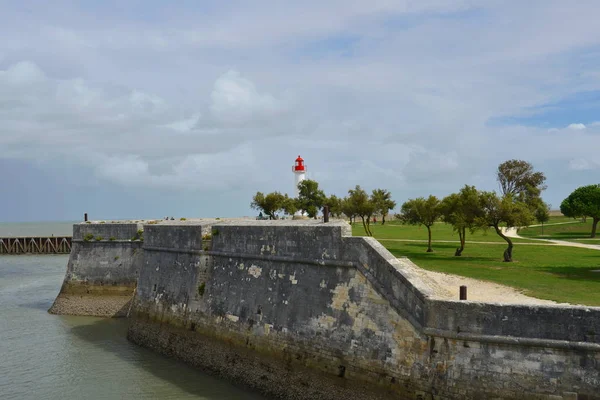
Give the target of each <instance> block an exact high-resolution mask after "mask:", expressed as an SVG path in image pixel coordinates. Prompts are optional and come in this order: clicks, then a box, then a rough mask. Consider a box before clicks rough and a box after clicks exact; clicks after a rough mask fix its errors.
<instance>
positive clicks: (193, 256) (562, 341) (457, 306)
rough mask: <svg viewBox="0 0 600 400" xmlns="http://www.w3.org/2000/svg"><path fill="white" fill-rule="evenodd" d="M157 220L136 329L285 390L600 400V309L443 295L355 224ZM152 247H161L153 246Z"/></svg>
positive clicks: (152, 341)
mask: <svg viewBox="0 0 600 400" xmlns="http://www.w3.org/2000/svg"><path fill="white" fill-rule="evenodd" d="M161 228H162V229H165V228H166V227H156V230H154V231H151V229H153V228H149V229H147V231H146V233H145V244H144V248H145V249H144V254H145V262H144V266H143V268H142V270H141V271H140V278H139V286H138V291H137V296H136V300H135V304H134V309H133V320H132V325H131V328H130V330H129V334H128V335H129V338H130V339H131V340H132V341H134V342H136V343H139V344H141V345H144V346H147V347H150V348H153V349H155V350H157V351H160V352H162V353H165V354H169V355H172V356H176V357H179V358H181V359H183V360H185V361H187V362H189V363H191V364H193V365H197V366H199V367H202V368H205V369H209V370H211V371H214V372H216V373H218V374H221V375H224V376H227V377H229V378H231V379H235V380H238V381H241V382H243V383H245V384H248V385H251V386H253V387H255V388H257V389H259V390H261V391H262V392H264V393H267V394H271V395H273V396H278V397H283V398H303V399H314V398H322V399H329V398H331V399H335V398H346V397H348V398H356V399H375V398H407V399H408V398H410V399H414V398H422V399H434V398H435V399H485V398H505V399H527V398H531V399H599V398H600V397H594V396H597V394H596V388H597V387H599V386H600V346H599V339H598V336H597V335H598V334H597V332H600V325H599V321H600V310H599V309H598V308H590V307H525V306H502V305H494V304H479V303H472V302H445V301H433V300H431V299H430V298H429V297H428V293H429V289H428V288H427V287H426V286H425V285H424V284H423V283H422V282H421V281H420V280H419V279H418V277H415V276H411V275H410V274H409V273H407V272H406V271H407V270H406V269H403V268H402V266H403V263H406V262H409V261H408V260H397V259H396V258H395V257H393V256H392V255H391V254H390V253H389V252H387V250H385V248H383V246H381V245H380V244H379V243H378V242H376V241H375V240H373V239H370V238H352V237H348V236H347V235H349V234H350V230H349V226H348V225H347V224H345V223H338V222H333V223H329V224H322V223H316V222H314V221H294V222H289V221H257V222H243V223H236V224H217V225H214V226H213V227H212V232H213V238H212V239H213V240H212V248H211V249H208V248H207V246H206V244H205V243H202V240H201V238H200V239H198V238H199V235H198V232H197V230H196V231H195V230H194V229H193V228H189V229H188V230H183V229H182V228H180V227H170V228H168V229H176V230H177V231H176V232H175V231H173V232H171V233H169V232H167V231H162V230H161ZM150 244H152V245H151V246H150Z"/></svg>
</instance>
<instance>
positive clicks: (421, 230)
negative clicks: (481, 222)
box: [352, 221, 535, 245]
mask: <svg viewBox="0 0 600 400" xmlns="http://www.w3.org/2000/svg"><path fill="white" fill-rule="evenodd" d="M371 231H372V232H373V236H374V237H375V238H377V239H408V240H427V228H425V227H424V226H415V225H402V224H397V223H395V224H391V223H390V224H388V223H387V222H386V223H385V225H381V224H380V223H377V224H371ZM352 234H353V235H354V236H365V230H364V229H363V226H362V222H358V221H357V222H356V223H355V224H354V225H353V226H352ZM431 238H432V240H433V241H434V242H435V241H436V240H455V241H456V242H457V243H458V233H456V232H454V231H453V230H452V226H451V225H448V224H444V223H442V222H440V223H435V224H434V225H433V227H432V228H431ZM469 241H475V242H501V243H506V242H505V241H504V240H503V239H502V238H501V237H500V236H498V235H497V234H496V232H494V230H493V229H489V230H487V231H485V232H483V231H476V232H475V233H473V234H471V233H470V232H467V245H468V243H469ZM514 241H515V243H516V242H531V243H534V242H535V241H534V240H527V239H515V240H514Z"/></svg>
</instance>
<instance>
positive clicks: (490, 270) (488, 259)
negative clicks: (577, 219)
mask: <svg viewBox="0 0 600 400" xmlns="http://www.w3.org/2000/svg"><path fill="white" fill-rule="evenodd" d="M588 225H589V222H588V223H587V224H565V225H555V227H561V228H560V229H566V230H569V229H571V227H573V228H575V227H579V230H580V231H584V230H586V229H587V228H586V226H588ZM551 226H552V225H550V226H547V227H545V228H544V231H545V232H544V233H546V229H548V228H550V227H551ZM589 228H590V230H591V226H589ZM529 229H537V228H527V229H523V230H521V232H520V233H521V234H522V233H523V231H527V230H529ZM560 229H558V230H556V231H555V233H559V232H561V230H560ZM371 230H372V231H373V235H374V237H375V238H376V239H378V240H379V241H380V242H381V243H382V244H383V245H384V246H385V247H386V248H387V249H388V250H389V251H390V252H391V253H392V254H394V255H395V256H397V257H401V256H406V257H408V258H409V259H410V260H412V261H413V262H414V263H415V264H417V265H418V266H420V267H422V268H424V269H427V270H431V271H437V272H444V273H449V274H454V275H460V276H465V277H469V278H475V279H481V280H487V281H492V282H496V283H500V284H504V285H507V286H512V287H514V288H517V289H520V290H522V291H523V292H524V293H525V294H527V295H529V296H533V297H537V298H540V299H548V300H555V301H558V302H567V303H572V304H585V305H592V306H600V272H592V271H593V270H600V251H598V250H589V249H581V248H573V247H563V246H542V245H527V244H523V243H524V242H529V243H535V242H534V241H531V240H529V241H527V240H525V241H520V240H515V247H514V250H513V259H514V260H515V261H514V262H512V263H504V262H502V253H503V252H504V249H505V242H504V241H503V240H502V238H500V237H498V235H496V234H495V233H494V232H493V231H488V233H487V234H485V233H482V232H477V233H475V234H474V235H471V234H469V233H467V243H466V247H465V250H464V253H463V255H462V256H461V257H454V250H455V249H456V247H457V245H458V235H456V234H455V233H454V232H453V231H452V227H451V226H449V225H446V224H443V223H440V224H435V225H434V227H433V228H432V238H433V240H434V242H433V249H434V252H433V253H427V252H426V251H425V250H426V249H427V245H426V243H422V242H410V241H402V240H427V229H426V228H425V227H416V226H405V225H399V224H397V223H391V224H389V225H388V223H387V222H386V225H384V226H381V225H380V224H376V225H373V226H372V227H371ZM352 231H353V234H354V235H355V236H362V235H364V230H363V228H362V224H360V223H356V224H354V226H353V229H352ZM575 231H576V230H573V232H575ZM587 235H588V236H589V232H588V233H587ZM531 237H535V235H532V236H531ZM561 238H562V237H561ZM435 240H455V241H456V243H446V242H435ZM470 242H471V243H470ZM472 242H492V244H477V243H472ZM578 242H581V241H578ZM538 243H539V242H538ZM519 244H521V245H519ZM598 244H600V241H598Z"/></svg>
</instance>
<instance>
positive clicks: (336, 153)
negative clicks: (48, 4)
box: [0, 0, 600, 208]
mask: <svg viewBox="0 0 600 400" xmlns="http://www.w3.org/2000/svg"><path fill="white" fill-rule="evenodd" d="M598 12H600V5H598V4H596V3H595V2H578V3H577V5H576V6H572V7H569V8H568V9H566V8H565V7H564V4H563V2H561V1H558V0H549V1H547V2H543V4H542V3H539V2H525V3H524V2H519V3H517V2H514V3H510V2H509V3H506V2H499V1H496V0H492V1H489V2H473V1H469V0H450V1H441V0H426V1H412V0H401V1H376V2H371V3H368V4H367V3H362V2H356V1H354V2H353V1H351V2H347V1H344V2H342V1H337V0H336V1H334V2H316V1H312V0H310V1H308V2H303V3H302V4H301V5H300V4H283V3H277V4H275V3H272V2H258V3H256V4H255V3H253V4H251V5H250V4H242V3H239V4H237V5H236V7H230V6H225V5H223V4H220V3H217V2H215V3H213V4H210V5H207V6H206V7H202V8H199V7H197V6H193V7H189V8H188V7H185V6H184V5H180V6H177V7H170V8H169V9H168V10H165V9H162V8H160V7H157V6H153V5H148V7H146V8H145V10H144V12H143V13H140V12H139V9H137V8H135V7H133V6H130V5H127V4H124V5H123V7H122V9H121V10H120V12H119V14H118V15H117V14H114V11H113V10H111V9H110V7H106V6H104V5H100V6H98V7H96V8H94V9H93V10H92V9H89V8H86V6H85V5H74V4H72V3H58V4H57V5H56V6H55V7H52V9H48V10H44V11H43V12H42V11H41V10H37V9H36V10H33V11H31V12H29V11H28V12H26V13H25V12H22V11H20V9H19V8H18V7H5V8H4V9H3V16H4V17H5V18H4V21H5V23H4V24H2V25H1V26H0V35H2V37H3V38H4V39H5V40H3V41H1V42H0V120H1V121H2V128H1V129H0V157H2V158H3V159H19V160H25V161H26V162H29V163H34V162H35V163H38V162H42V163H46V165H49V166H51V165H57V164H60V163H63V162H68V163H69V165H77V166H78V167H77V168H79V169H80V170H81V171H82V172H81V173H87V174H89V175H90V176H91V177H95V178H97V180H98V182H99V185H108V184H114V185H119V186H120V187H122V188H123V190H139V189H141V188H147V189H149V190H153V191H156V193H157V198H160V196H167V195H168V194H169V193H172V192H173V191H182V192H185V191H186V190H188V189H193V190H199V189H204V188H206V192H203V196H206V197H205V199H206V201H207V202H208V203H209V204H211V203H210V202H211V201H212V200H211V198H215V193H233V191H235V190H237V189H239V188H241V189H240V190H248V191H252V190H259V189H260V190H262V191H271V190H281V191H288V188H289V187H290V185H291V184H290V180H291V179H292V178H293V176H291V175H290V174H291V173H290V171H289V167H290V166H291V162H292V161H293V159H294V158H295V157H296V156H297V154H302V155H303V157H305V159H306V160H307V163H308V164H309V174H312V176H313V177H314V178H316V179H319V181H320V182H321V183H322V185H323V186H324V187H325V188H326V190H327V191H328V192H335V193H337V194H344V193H346V191H347V190H348V188H350V187H353V186H354V185H355V184H361V185H363V186H364V187H366V188H375V187H385V188H388V189H390V190H392V192H393V193H394V194H395V196H397V200H398V201H399V202H401V201H402V199H404V198H409V197H417V196H421V195H423V196H426V195H428V194H429V193H435V194H436V195H440V196H441V195H444V194H445V193H448V192H449V191H454V190H458V189H459V188H460V187H461V186H462V185H464V184H465V183H469V184H477V185H478V186H481V187H482V188H484V189H488V190H489V189H496V184H495V178H494V170H495V168H496V167H497V165H498V164H499V163H500V162H502V161H505V160H506V159H510V158H523V159H526V160H528V161H530V162H532V163H534V165H535V166H536V167H537V168H543V169H544V172H545V173H546V175H547V176H548V179H549V188H548V191H547V192H546V195H547V196H548V199H547V200H548V201H549V202H551V203H558V202H559V201H558V200H557V199H560V198H562V197H564V196H563V193H560V192H559V190H558V189H557V190H555V189H554V187H558V186H560V184H565V185H566V184H568V185H576V184H580V183H585V180H587V179H589V176H588V175H585V174H584V173H582V171H586V170H590V168H596V164H595V163H594V162H593V157H588V156H587V155H586V154H583V153H582V152H585V151H586V150H589V149H594V148H597V147H598V145H600V142H599V140H600V139H599V138H600V135H599V134H600V125H597V124H594V123H586V124H585V125H584V124H582V123H573V124H570V125H569V122H570V121H589V120H590V115H593V113H592V112H591V111H590V110H588V111H587V112H588V114H582V111H581V110H580V109H578V108H577V107H575V106H573V104H574V103H573V102H568V101H567V102H564V101H562V102H561V100H564V99H576V98H577V96H578V94H580V93H594V92H595V91H599V90H600V79H598V74H597V71H598V65H600V53H599V52H598V51H597V50H598V49H599V48H600V27H599V26H598V24H597V23H596V21H595V19H594V18H595V16H596V15H598ZM506 21H511V23H510V24H509V25H507V23H506ZM28 26H36V27H38V28H39V29H36V30H35V31H31V30H30V29H28V28H27V27H28ZM591 103H593V102H586V106H587V107H593V104H591ZM548 104H551V105H556V109H557V110H558V109H560V108H561V107H566V108H567V110H566V111H568V112H565V113H564V115H568V119H566V120H561V121H560V122H559V123H544V122H543V121H542V120H543V116H542V117H540V119H539V120H540V121H542V122H540V124H539V126H521V125H519V123H516V122H512V123H511V122H509V123H507V124H505V125H503V126H496V125H493V124H492V123H490V121H494V120H499V119H502V118H505V119H506V120H508V121H516V120H517V118H513V119H511V117H518V116H523V115H527V113H530V112H531V110H537V109H539V108H540V107H544V106H545V105H548ZM562 111H564V110H562ZM592 111H593V110H592ZM554 126H559V128H552V127H554ZM548 128H552V129H548ZM129 188H132V189H129ZM133 188H135V189H133ZM560 190H563V189H560ZM240 201H241V200H240ZM213 203H214V201H213ZM240 204H243V205H242V206H240V207H242V208H244V207H246V206H247V201H246V200H243V201H241V203H240ZM215 206H218V205H216V204H215Z"/></svg>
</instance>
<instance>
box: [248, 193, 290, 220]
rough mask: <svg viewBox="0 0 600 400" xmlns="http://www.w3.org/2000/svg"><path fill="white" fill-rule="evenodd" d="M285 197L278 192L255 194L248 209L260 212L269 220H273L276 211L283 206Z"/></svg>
mask: <svg viewBox="0 0 600 400" xmlns="http://www.w3.org/2000/svg"><path fill="white" fill-rule="evenodd" d="M285 198H286V196H284V195H282V194H281V193H279V192H273V193H268V194H267V195H264V194H263V193H261V192H256V194H255V195H254V197H253V198H252V203H250V207H252V208H254V209H255V210H262V211H263V212H264V213H265V214H266V215H268V216H269V219H275V217H276V215H275V214H276V213H277V211H279V210H281V209H282V207H283V204H284V201H285Z"/></svg>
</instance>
